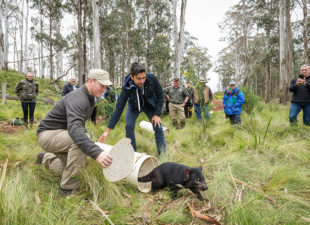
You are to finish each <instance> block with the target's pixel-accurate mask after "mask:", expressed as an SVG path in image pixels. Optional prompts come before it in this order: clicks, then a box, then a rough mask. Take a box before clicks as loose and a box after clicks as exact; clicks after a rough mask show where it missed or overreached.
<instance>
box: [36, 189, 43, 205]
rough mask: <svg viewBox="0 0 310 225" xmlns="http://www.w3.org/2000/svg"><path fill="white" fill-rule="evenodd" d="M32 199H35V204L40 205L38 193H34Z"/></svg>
mask: <svg viewBox="0 0 310 225" xmlns="http://www.w3.org/2000/svg"><path fill="white" fill-rule="evenodd" d="M34 197H35V199H36V202H37V204H38V205H40V204H41V199H40V197H39V192H37V191H36V192H35V193H34Z"/></svg>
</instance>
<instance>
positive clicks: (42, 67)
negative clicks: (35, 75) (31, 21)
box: [39, 12, 44, 78]
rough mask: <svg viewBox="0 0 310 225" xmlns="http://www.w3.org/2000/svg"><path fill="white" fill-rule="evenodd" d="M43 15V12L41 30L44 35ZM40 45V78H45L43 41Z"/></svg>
mask: <svg viewBox="0 0 310 225" xmlns="http://www.w3.org/2000/svg"><path fill="white" fill-rule="evenodd" d="M42 14H43V13H42V12H41V15H40V30H41V33H43V15H42ZM39 45H40V57H39V64H40V67H39V68H40V69H39V71H40V72H39V77H42V78H44V59H43V41H42V40H41V41H40V42H39Z"/></svg>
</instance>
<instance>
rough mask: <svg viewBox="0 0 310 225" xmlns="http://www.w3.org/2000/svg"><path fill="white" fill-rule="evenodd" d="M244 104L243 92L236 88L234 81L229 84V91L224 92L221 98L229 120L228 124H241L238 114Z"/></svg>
mask: <svg viewBox="0 0 310 225" xmlns="http://www.w3.org/2000/svg"><path fill="white" fill-rule="evenodd" d="M244 102H245V98H244V94H243V92H242V91H241V90H239V88H238V87H237V86H236V83H235V81H231V82H230V83H229V89H228V91H226V93H225V95H224V98H223V107H224V111H225V113H226V115H227V116H228V117H229V119H230V124H239V123H241V118H240V114H241V112H242V105H243V104H244Z"/></svg>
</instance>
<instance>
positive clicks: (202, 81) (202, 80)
mask: <svg viewBox="0 0 310 225" xmlns="http://www.w3.org/2000/svg"><path fill="white" fill-rule="evenodd" d="M198 82H199V83H207V81H206V79H205V78H200V79H199V81H198Z"/></svg>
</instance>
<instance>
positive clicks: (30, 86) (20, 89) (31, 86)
mask: <svg viewBox="0 0 310 225" xmlns="http://www.w3.org/2000/svg"><path fill="white" fill-rule="evenodd" d="M15 93H16V95H17V96H18V97H19V99H20V101H21V104H22V109H23V113H24V124H25V126H26V127H27V125H28V114H29V120H30V126H32V124H33V121H34V119H33V115H34V110H35V108H36V98H37V95H38V93H39V85H38V84H37V83H36V82H35V81H34V80H33V74H32V73H30V72H29V73H27V75H26V79H25V80H22V81H20V82H19V83H18V84H17V86H16V88H15Z"/></svg>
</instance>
